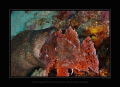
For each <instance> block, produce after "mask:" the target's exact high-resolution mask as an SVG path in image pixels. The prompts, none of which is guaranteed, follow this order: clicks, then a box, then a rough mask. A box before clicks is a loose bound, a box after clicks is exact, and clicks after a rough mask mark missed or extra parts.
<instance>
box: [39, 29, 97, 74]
mask: <svg viewBox="0 0 120 87" xmlns="http://www.w3.org/2000/svg"><path fill="white" fill-rule="evenodd" d="M39 55H40V58H39V59H40V60H41V61H42V62H43V63H44V64H45V65H46V67H45V70H44V72H42V74H41V75H42V76H48V73H49V72H50V71H51V70H52V69H56V70H57V76H70V73H69V72H68V69H70V70H72V73H75V74H83V73H85V72H89V70H91V71H93V72H94V73H97V74H98V73H99V60H98V57H97V55H96V49H95V48H94V43H93V42H92V41H91V38H90V37H89V36H88V37H86V38H85V39H84V40H83V42H82V44H81V45H80V41H79V39H78V35H77V32H76V31H75V30H73V29H72V28H71V27H69V28H68V29H66V31H65V34H62V30H61V29H60V30H59V31H57V32H55V33H53V34H52V35H51V36H50V37H49V39H47V41H46V43H45V44H44V45H43V46H42V48H41V53H40V54H39Z"/></svg>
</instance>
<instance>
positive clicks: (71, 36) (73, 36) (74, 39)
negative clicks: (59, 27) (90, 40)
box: [65, 27, 80, 48]
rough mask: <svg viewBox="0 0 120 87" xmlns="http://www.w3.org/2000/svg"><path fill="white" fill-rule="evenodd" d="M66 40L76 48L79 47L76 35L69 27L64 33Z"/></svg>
mask: <svg viewBox="0 0 120 87" xmlns="http://www.w3.org/2000/svg"><path fill="white" fill-rule="evenodd" d="M65 36H66V38H67V39H68V40H69V41H71V42H72V43H73V44H74V45H75V46H76V47H77V48H79V47H80V44H79V39H78V37H77V36H78V34H77V32H76V31H75V30H73V29H72V28H71V27H69V28H68V29H66V33H65Z"/></svg>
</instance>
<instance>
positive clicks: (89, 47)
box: [10, 10, 111, 77]
mask: <svg viewBox="0 0 120 87" xmlns="http://www.w3.org/2000/svg"><path fill="white" fill-rule="evenodd" d="M10 16H11V17H10V24H11V27H10V31H11V37H10V39H11V40H10V45H11V57H10V76H11V77H110V73H111V72H110V71H111V64H110V60H111V58H110V10H104V11H102V10H85V11H81V10H80V11H78V10H76V11H72V10H64V11H63V10H60V11H42V10H41V11H31V10H22V11H21V10H20V11H15V10H12V11H10Z"/></svg>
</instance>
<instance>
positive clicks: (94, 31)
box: [88, 25, 106, 35]
mask: <svg viewBox="0 0 120 87" xmlns="http://www.w3.org/2000/svg"><path fill="white" fill-rule="evenodd" d="M105 29H106V27H105V25H101V26H97V27H92V26H90V27H89V28H88V30H89V32H90V33H91V34H92V35H97V34H98V33H100V32H102V31H105Z"/></svg>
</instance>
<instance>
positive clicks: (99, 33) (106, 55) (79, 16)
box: [11, 11, 110, 77]
mask: <svg viewBox="0 0 120 87" xmlns="http://www.w3.org/2000/svg"><path fill="white" fill-rule="evenodd" d="M109 24H110V11H12V12H11V40H12V39H13V37H15V36H16V35H17V34H19V33H20V32H22V31H25V30H41V29H46V28H48V27H51V26H54V27H56V28H57V29H58V31H59V30H60V31H61V32H62V34H63V35H66V34H68V33H66V31H67V29H68V28H69V27H71V29H72V30H74V31H75V32H76V33H77V38H78V40H79V41H80V42H79V45H80V47H81V50H82V49H85V45H83V43H86V42H85V40H86V38H87V37H89V38H90V39H88V40H90V41H92V43H93V46H94V48H95V52H96V56H97V58H98V60H99V71H98V72H99V74H96V73H94V72H91V71H90V70H89V72H88V73H87V75H85V74H80V75H77V74H78V73H83V72H79V71H77V70H75V69H68V70H66V69H65V68H63V69H62V71H65V72H67V75H68V73H72V74H71V75H70V76H107V77H109V76H110V35H109V34H110V25H109ZM46 34H47V32H46ZM60 35H61V34H60ZM70 36H72V34H71V35H70ZM72 39H75V37H74V36H72V37H71V40H72ZM57 40H58V39H57ZM86 41H87V40H86ZM56 43H57V42H56ZM73 43H74V44H75V42H73ZM49 44H51V43H49ZM61 44H63V43H61ZM68 45H69V44H68ZM48 48H49V49H50V47H48ZM56 48H57V47H56ZM59 48H60V47H59ZM51 49H52V48H51ZM60 49H62V48H60ZM63 50H66V49H63ZM60 51H61V50H60ZM61 52H64V51H61ZM61 52H60V53H61ZM81 52H82V51H81ZM83 54H85V53H84V51H83ZM83 54H81V55H83ZM88 65H89V64H88ZM80 67H81V66H80ZM89 68H90V67H89ZM91 70H93V71H95V69H92V67H91ZM59 71H60V72H61V69H58V68H52V70H51V71H50V72H49V76H56V75H57V73H55V72H58V73H59ZM38 72H39V73H38ZM40 72H41V68H40V69H39V70H35V72H34V73H33V74H32V76H42V75H43V74H44V73H40ZM76 73H77V74H76ZM59 75H60V74H58V76H59Z"/></svg>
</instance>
